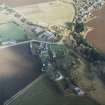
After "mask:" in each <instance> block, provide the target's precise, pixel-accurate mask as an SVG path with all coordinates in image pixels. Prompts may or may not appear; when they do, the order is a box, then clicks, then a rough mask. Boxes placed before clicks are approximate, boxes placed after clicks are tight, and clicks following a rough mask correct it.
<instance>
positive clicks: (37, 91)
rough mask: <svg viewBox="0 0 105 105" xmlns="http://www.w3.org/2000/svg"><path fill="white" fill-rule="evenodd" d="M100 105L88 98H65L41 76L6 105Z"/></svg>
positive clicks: (71, 96) (72, 96)
mask: <svg viewBox="0 0 105 105" xmlns="http://www.w3.org/2000/svg"><path fill="white" fill-rule="evenodd" d="M20 104H21V105H30V104H31V105H70V104H71V105H98V104H96V103H95V102H94V101H93V100H91V99H89V98H88V97H78V96H75V95H70V96H63V95H60V94H58V92H57V90H56V89H55V87H52V86H51V82H50V80H48V79H47V77H46V76H45V75H41V76H40V77H39V78H38V79H37V80H35V81H33V82H32V83H31V84H30V85H29V86H28V87H26V88H25V89H23V90H22V91H20V92H19V93H18V94H16V95H15V96H14V97H12V98H11V99H10V100H9V101H7V102H6V103H5V105H20Z"/></svg>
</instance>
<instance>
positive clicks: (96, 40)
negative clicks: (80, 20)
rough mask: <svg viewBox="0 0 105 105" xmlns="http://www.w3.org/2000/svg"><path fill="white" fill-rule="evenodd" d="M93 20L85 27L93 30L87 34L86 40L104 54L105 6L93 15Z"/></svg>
mask: <svg viewBox="0 0 105 105" xmlns="http://www.w3.org/2000/svg"><path fill="white" fill-rule="evenodd" d="M93 15H94V17H95V18H94V19H92V20H90V21H89V22H88V23H87V25H88V27H91V28H93V29H92V31H90V32H88V33H87V39H88V40H89V41H90V42H91V43H92V44H93V45H94V46H95V47H96V48H98V49H100V50H101V51H103V52H105V6H104V7H103V8H102V9H101V10H97V11H95V12H94V13H93Z"/></svg>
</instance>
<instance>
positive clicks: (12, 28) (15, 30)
mask: <svg viewBox="0 0 105 105" xmlns="http://www.w3.org/2000/svg"><path fill="white" fill-rule="evenodd" d="M26 35H27V32H25V31H24V29H23V28H22V27H20V26H19V25H18V24H16V23H13V22H8V23H3V24H0V41H11V40H16V41H21V40H25V38H26Z"/></svg>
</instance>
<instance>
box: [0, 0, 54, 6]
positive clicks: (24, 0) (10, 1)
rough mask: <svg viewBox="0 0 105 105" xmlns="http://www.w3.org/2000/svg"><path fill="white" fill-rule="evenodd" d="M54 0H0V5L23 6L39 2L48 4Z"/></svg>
mask: <svg viewBox="0 0 105 105" xmlns="http://www.w3.org/2000/svg"><path fill="white" fill-rule="evenodd" d="M49 1H54V0H0V3H5V4H7V5H10V6H24V5H31V4H35V3H40V2H49Z"/></svg>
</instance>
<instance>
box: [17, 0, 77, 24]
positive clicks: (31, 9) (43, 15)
mask: <svg viewBox="0 0 105 105" xmlns="http://www.w3.org/2000/svg"><path fill="white" fill-rule="evenodd" d="M71 2H72V0H71ZM16 10H17V11H20V13H21V14H23V15H24V16H25V17H26V18H27V19H28V20H30V21H32V22H34V23H37V24H40V23H41V24H48V25H53V24H64V23H65V22H71V21H72V20H73V18H74V15H75V9H74V7H73V5H72V3H71V4H70V3H63V2H60V1H53V2H48V3H40V4H33V5H28V6H23V7H17V8H16Z"/></svg>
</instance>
